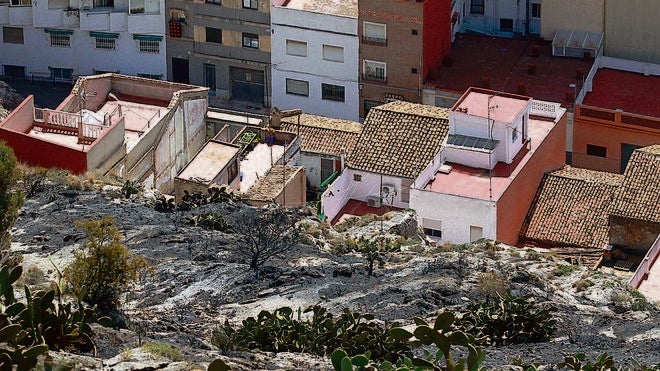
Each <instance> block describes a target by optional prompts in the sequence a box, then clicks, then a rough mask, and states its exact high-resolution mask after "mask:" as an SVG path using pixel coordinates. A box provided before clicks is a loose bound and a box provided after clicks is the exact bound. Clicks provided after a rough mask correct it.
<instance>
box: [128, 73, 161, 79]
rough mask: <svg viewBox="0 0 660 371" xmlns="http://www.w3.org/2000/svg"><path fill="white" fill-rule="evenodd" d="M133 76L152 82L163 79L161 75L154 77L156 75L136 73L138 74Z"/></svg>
mask: <svg viewBox="0 0 660 371" xmlns="http://www.w3.org/2000/svg"><path fill="white" fill-rule="evenodd" d="M135 76H137V77H142V78H145V79H152V80H162V79H163V75H162V74H157V75H156V74H152V73H141V72H138V73H136V74H135Z"/></svg>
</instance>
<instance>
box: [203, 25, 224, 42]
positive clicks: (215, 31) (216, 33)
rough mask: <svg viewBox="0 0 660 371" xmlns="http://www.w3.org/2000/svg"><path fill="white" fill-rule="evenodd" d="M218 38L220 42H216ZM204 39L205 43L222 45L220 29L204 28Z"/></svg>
mask: <svg viewBox="0 0 660 371" xmlns="http://www.w3.org/2000/svg"><path fill="white" fill-rule="evenodd" d="M209 36H216V37H209ZM218 37H219V40H220V41H217V39H218ZM204 38H205V39H204V40H205V41H206V42H207V43H214V44H220V45H222V29H221V28H215V27H204ZM210 39H214V40H210Z"/></svg>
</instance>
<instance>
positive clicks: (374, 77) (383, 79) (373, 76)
mask: <svg viewBox="0 0 660 371" xmlns="http://www.w3.org/2000/svg"><path fill="white" fill-rule="evenodd" d="M362 80H364V81H374V82H379V83H383V84H387V76H385V75H384V74H378V73H369V74H367V73H363V74H362Z"/></svg>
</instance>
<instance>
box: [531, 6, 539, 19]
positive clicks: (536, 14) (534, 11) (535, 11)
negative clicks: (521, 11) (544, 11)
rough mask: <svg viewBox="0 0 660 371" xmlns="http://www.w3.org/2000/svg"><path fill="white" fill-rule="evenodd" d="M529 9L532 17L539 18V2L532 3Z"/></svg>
mask: <svg viewBox="0 0 660 371" xmlns="http://www.w3.org/2000/svg"><path fill="white" fill-rule="evenodd" d="M529 11H530V16H531V17H532V18H534V19H541V3H532V4H531V7H530V10H529Z"/></svg>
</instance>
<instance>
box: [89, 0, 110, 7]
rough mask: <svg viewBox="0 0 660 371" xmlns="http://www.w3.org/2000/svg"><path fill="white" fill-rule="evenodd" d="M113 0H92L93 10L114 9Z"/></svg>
mask: <svg viewBox="0 0 660 371" xmlns="http://www.w3.org/2000/svg"><path fill="white" fill-rule="evenodd" d="M114 6H115V2H114V0H94V7H95V8H114Z"/></svg>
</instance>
